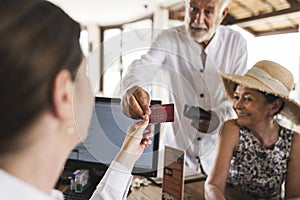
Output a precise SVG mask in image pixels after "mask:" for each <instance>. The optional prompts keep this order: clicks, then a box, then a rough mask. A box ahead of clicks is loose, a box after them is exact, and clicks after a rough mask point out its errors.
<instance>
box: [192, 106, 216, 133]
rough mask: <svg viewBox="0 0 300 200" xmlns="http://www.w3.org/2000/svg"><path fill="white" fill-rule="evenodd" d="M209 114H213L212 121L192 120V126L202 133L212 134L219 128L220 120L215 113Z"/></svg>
mask: <svg viewBox="0 0 300 200" xmlns="http://www.w3.org/2000/svg"><path fill="white" fill-rule="evenodd" d="M209 112H210V113H211V120H205V119H200V120H195V119H193V120H191V125H192V126H193V127H194V128H195V129H197V130H198V131H200V132H202V133H212V132H213V131H214V130H216V129H217V128H218V126H219V123H220V120H219V118H218V116H217V115H216V114H215V113H214V112H212V111H209Z"/></svg>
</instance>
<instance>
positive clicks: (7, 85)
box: [0, 0, 82, 154]
mask: <svg viewBox="0 0 300 200" xmlns="http://www.w3.org/2000/svg"><path fill="white" fill-rule="evenodd" d="M0 2H1V6H0V19H1V20H0V94H1V98H0V106H1V112H0V124H1V125H0V154H3V153H7V152H9V151H13V150H16V149H17V148H18V144H19V143H18V141H19V140H20V136H21V135H20V134H21V133H22V130H25V129H26V128H27V127H28V126H30V125H31V124H32V123H33V121H34V120H35V119H36V118H37V117H38V116H39V115H40V114H41V113H42V112H43V111H44V110H45V109H51V108H52V105H53V102H52V89H53V81H54V79H55V77H56V75H57V73H58V72H59V71H61V70H62V69H67V70H69V72H70V73H71V75H72V79H73V80H75V76H76V72H77V70H78V67H79V65H80V62H81V60H82V52H81V48H80V44H79V34H80V25H79V24H78V23H77V22H75V21H74V20H72V19H71V18H70V17H69V16H68V15H67V14H66V13H64V12H63V11H62V10H61V9H60V8H58V7H56V6H54V5H53V4H52V3H50V2H48V1H42V0H26V1H24V0H0ZM41 134H43V133H41Z"/></svg>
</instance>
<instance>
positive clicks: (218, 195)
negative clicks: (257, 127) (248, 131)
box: [205, 120, 239, 200]
mask: <svg viewBox="0 0 300 200" xmlns="http://www.w3.org/2000/svg"><path fill="white" fill-rule="evenodd" d="M238 142H239V127H238V126H237V124H236V120H229V121H227V122H225V123H224V127H223V130H222V132H221V134H220V137H219V140H218V149H217V155H216V159H215V163H214V166H213V168H212V171H211V173H210V174H209V176H208V178H207V180H206V182H205V199H207V200H210V199H225V198H224V192H225V185H226V179H227V175H228V171H229V168H230V160H231V157H232V154H233V151H234V149H235V148H236V147H237V145H238Z"/></svg>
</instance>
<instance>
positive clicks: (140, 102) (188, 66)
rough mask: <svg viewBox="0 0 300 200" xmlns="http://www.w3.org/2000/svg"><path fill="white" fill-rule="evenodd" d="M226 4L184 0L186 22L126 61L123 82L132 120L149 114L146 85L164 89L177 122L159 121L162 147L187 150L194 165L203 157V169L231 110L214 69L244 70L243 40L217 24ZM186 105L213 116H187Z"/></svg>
mask: <svg viewBox="0 0 300 200" xmlns="http://www.w3.org/2000/svg"><path fill="white" fill-rule="evenodd" d="M228 4H229V0H186V16H185V25H182V26H178V27H174V28H170V29H168V30H163V31H162V32H161V33H160V34H159V35H158V36H157V37H156V39H155V41H154V42H153V43H152V46H151V48H150V49H149V51H148V53H147V54H146V55H144V56H142V58H141V59H139V60H136V61H134V62H133V63H132V64H131V65H130V67H129V69H128V72H127V74H126V75H125V77H124V78H123V82H122V87H123V92H124V95H123V99H122V106H123V112H124V113H125V114H126V115H127V116H129V117H131V118H135V119H143V118H144V117H145V115H148V114H150V108H149V102H150V86H153V85H156V86H159V87H160V88H162V91H164V93H163V94H162V100H163V102H164V103H169V102H172V103H174V104H175V121H174V122H173V123H166V124H165V125H164V126H163V127H164V131H163V133H162V135H161V143H160V145H161V146H160V147H163V145H169V146H173V147H176V148H180V149H183V150H185V151H186V155H187V157H186V164H187V165H188V166H189V167H191V168H194V169H197V168H199V163H200V162H201V164H202V167H203V170H204V172H205V173H209V172H210V168H211V166H212V164H213V160H214V149H215V148H214V147H215V143H216V140H217V135H218V134H217V133H219V131H220V128H221V127H220V126H221V125H220V124H222V123H223V122H224V121H225V120H227V119H230V118H232V117H233V115H234V114H233V111H232V108H231V103H229V101H227V100H226V98H225V95H224V92H223V88H222V84H221V80H220V78H219V76H218V71H219V70H220V71H222V72H225V73H231V74H244V73H245V72H246V70H247V46H246V42H245V40H244V39H243V37H242V36H241V35H240V34H239V33H238V32H236V31H234V30H232V29H230V28H229V27H226V26H222V25H220V24H221V22H222V21H223V19H224V18H225V16H226V15H227V13H228V10H229V7H228ZM161 72H162V74H163V76H161V78H160V79H157V78H156V77H157V75H158V74H159V73H161ZM185 104H188V105H193V106H200V107H202V108H204V109H206V110H209V111H210V112H211V113H212V118H211V120H202V119H201V120H191V119H189V118H187V117H185V116H184V115H183V110H184V106H185Z"/></svg>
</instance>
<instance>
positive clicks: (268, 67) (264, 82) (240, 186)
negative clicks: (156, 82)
mask: <svg viewBox="0 0 300 200" xmlns="http://www.w3.org/2000/svg"><path fill="white" fill-rule="evenodd" d="M221 77H222V80H223V84H224V86H225V91H226V93H227V95H228V97H229V98H230V99H232V100H233V108H234V110H235V111H236V114H237V116H238V118H237V119H235V120H230V121H227V122H225V124H224V127H223V130H222V132H221V134H220V138H219V141H218V151H217V156H216V160H215V164H214V167H213V170H212V172H211V174H209V176H208V178H207V181H206V183H205V197H206V199H225V198H226V199H243V200H247V199H281V198H283V197H282V194H283V192H282V186H283V185H284V186H285V187H284V188H285V189H284V191H285V192H284V193H285V196H284V198H285V199H288V198H296V197H299V196H300V136H299V133H297V132H295V131H292V130H290V129H288V128H285V127H283V126H282V125H281V124H279V122H278V121H277V120H276V115H277V114H278V113H280V114H281V115H282V116H284V117H286V118H287V119H289V120H290V121H291V122H292V123H294V124H297V125H298V124H300V105H299V104H298V103H297V102H295V101H293V100H292V99H290V98H289V92H290V91H291V89H292V87H293V84H294V80H293V75H292V74H291V73H290V72H289V71H288V70H287V69H285V68H284V67H282V66H281V65H279V64H277V63H275V62H272V61H266V60H263V61H260V62H258V63H256V64H255V65H254V66H253V67H252V69H250V70H249V71H248V72H247V73H246V74H245V75H244V76H237V75H229V74H224V73H221Z"/></svg>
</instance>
